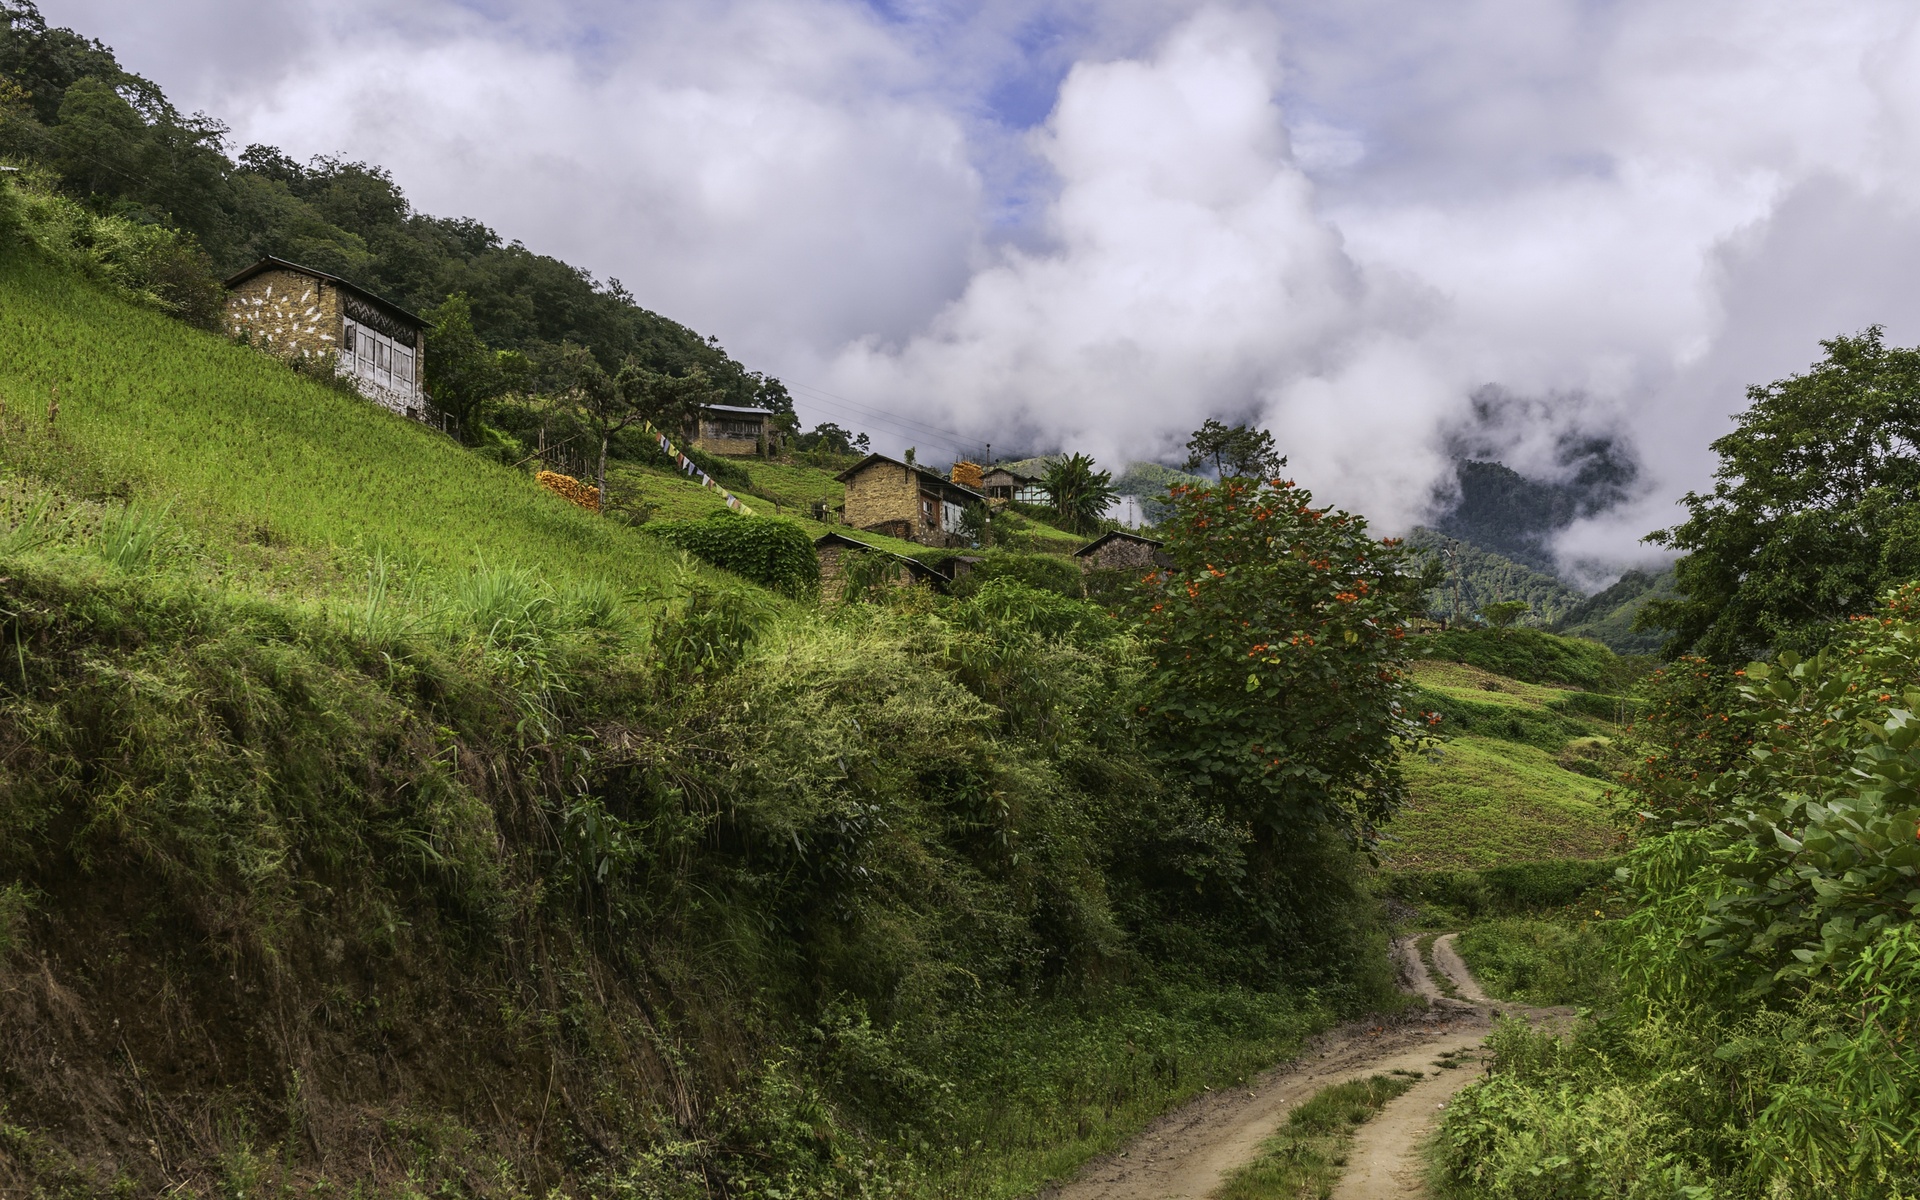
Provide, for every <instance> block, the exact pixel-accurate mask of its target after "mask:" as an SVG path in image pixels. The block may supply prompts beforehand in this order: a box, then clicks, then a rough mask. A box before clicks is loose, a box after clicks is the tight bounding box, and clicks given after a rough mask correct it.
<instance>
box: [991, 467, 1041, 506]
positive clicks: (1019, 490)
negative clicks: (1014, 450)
mask: <svg viewBox="0 0 1920 1200" xmlns="http://www.w3.org/2000/svg"><path fill="white" fill-rule="evenodd" d="M980 490H981V491H983V492H985V493H986V494H987V499H988V500H990V501H991V502H993V503H995V504H1005V503H1007V502H1008V501H1010V500H1018V501H1019V502H1020V503H1022V504H1045V503H1047V501H1048V499H1049V497H1048V496H1047V489H1046V488H1045V487H1044V486H1043V485H1042V482H1041V479H1040V477H1039V476H1038V475H1029V474H1026V473H1025V472H1022V471H1016V470H1014V469H1012V468H1011V467H993V468H990V469H988V470H986V471H983V472H982V473H981V476H980Z"/></svg>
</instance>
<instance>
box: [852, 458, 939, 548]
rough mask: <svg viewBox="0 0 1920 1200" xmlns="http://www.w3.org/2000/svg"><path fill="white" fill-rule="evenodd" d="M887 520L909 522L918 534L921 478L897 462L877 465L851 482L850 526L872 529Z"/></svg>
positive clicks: (909, 526)
mask: <svg viewBox="0 0 1920 1200" xmlns="http://www.w3.org/2000/svg"><path fill="white" fill-rule="evenodd" d="M887 521H905V522H906V523H907V528H908V529H910V530H912V531H913V532H915V533H919V532H920V531H922V530H923V529H924V528H925V526H926V523H925V522H924V521H922V520H921V518H920V477H919V476H918V475H916V474H915V473H914V472H913V471H912V470H910V469H908V468H906V467H902V466H896V465H895V464H893V463H887V462H881V463H874V464H872V465H871V466H869V467H867V468H866V469H865V470H863V471H861V472H860V473H859V474H857V475H855V476H854V477H853V478H852V479H849V480H847V524H849V525H851V526H853V527H854V528H855V529H872V528H873V527H874V526H876V525H879V524H881V523H883V522H887Z"/></svg>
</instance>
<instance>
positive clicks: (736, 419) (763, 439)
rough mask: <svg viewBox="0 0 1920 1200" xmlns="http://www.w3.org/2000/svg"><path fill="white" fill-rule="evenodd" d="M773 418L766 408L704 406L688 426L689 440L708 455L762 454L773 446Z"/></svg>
mask: <svg viewBox="0 0 1920 1200" xmlns="http://www.w3.org/2000/svg"><path fill="white" fill-rule="evenodd" d="M772 418H773V413H772V412H771V411H770V410H768V409H764V408H736V407H734V406H733V405H731V404H703V405H701V406H700V407H699V409H698V410H696V411H695V413H694V415H693V419H692V420H691V421H689V422H688V424H689V425H690V426H691V428H689V429H688V430H687V440H688V441H689V442H692V443H693V448H694V449H696V450H699V451H702V452H704V453H707V454H729V455H735V456H739V455H749V454H760V453H763V452H764V451H765V450H766V448H767V447H768V445H769V444H770V443H771V440H772V437H773V430H772V428H771V427H770V425H769V422H770V421H771V420H772Z"/></svg>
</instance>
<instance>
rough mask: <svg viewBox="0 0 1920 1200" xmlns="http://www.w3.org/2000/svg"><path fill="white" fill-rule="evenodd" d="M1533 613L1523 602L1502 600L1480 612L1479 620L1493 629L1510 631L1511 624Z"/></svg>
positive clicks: (1528, 605) (1529, 606)
mask: <svg viewBox="0 0 1920 1200" xmlns="http://www.w3.org/2000/svg"><path fill="white" fill-rule="evenodd" d="M1532 611H1533V605H1531V604H1528V603H1527V602H1526V601H1525V600H1502V601H1500V602H1499V603H1498V604H1489V605H1487V606H1485V607H1484V608H1482V609H1481V610H1480V619H1481V620H1483V621H1485V622H1486V623H1487V624H1489V625H1491V626H1493V627H1494V628H1495V629H1510V628H1512V626H1513V623H1514V622H1516V621H1518V620H1519V619H1520V618H1521V617H1524V616H1526V615H1527V614H1528V613H1530V612H1532Z"/></svg>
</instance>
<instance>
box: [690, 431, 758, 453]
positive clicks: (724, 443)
mask: <svg viewBox="0 0 1920 1200" xmlns="http://www.w3.org/2000/svg"><path fill="white" fill-rule="evenodd" d="M693 448H694V449H695V450H698V451H700V452H701V453H702V454H724V455H727V456H728V457H730V458H745V457H752V456H754V455H757V454H759V453H760V439H758V438H729V437H707V436H705V435H704V434H703V435H701V436H700V437H697V438H695V439H693Z"/></svg>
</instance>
